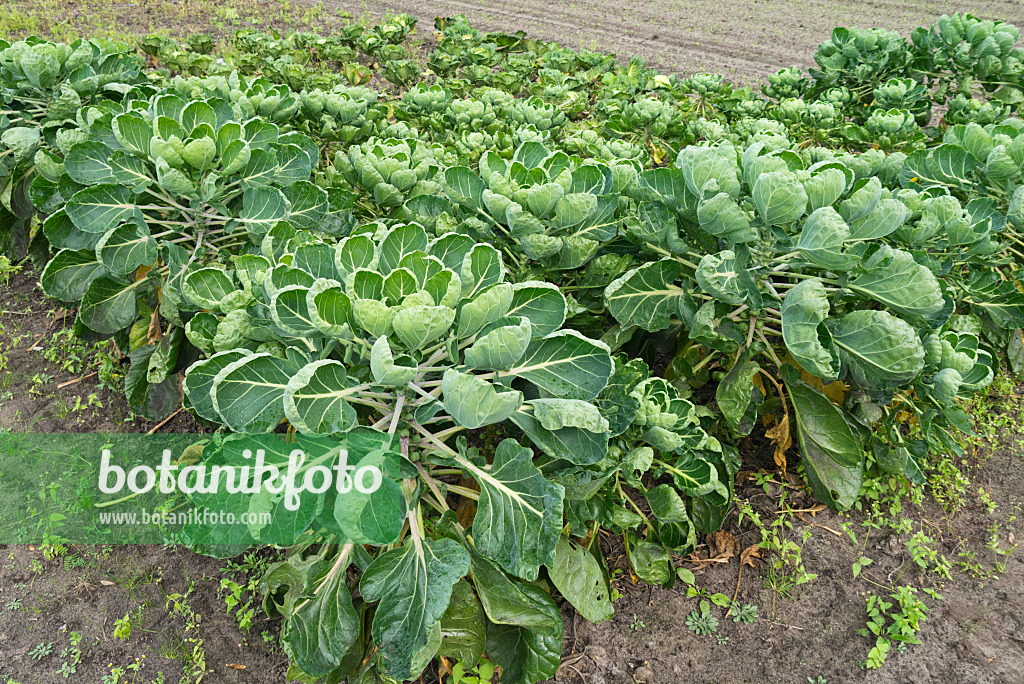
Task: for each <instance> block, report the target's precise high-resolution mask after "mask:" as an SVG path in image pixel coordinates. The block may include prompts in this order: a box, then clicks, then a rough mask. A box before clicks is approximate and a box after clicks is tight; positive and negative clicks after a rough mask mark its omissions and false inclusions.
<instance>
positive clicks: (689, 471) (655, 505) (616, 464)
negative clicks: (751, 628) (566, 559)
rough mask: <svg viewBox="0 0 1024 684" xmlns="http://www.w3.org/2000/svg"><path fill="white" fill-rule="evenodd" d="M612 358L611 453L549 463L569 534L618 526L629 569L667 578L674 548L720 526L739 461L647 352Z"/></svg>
mask: <svg viewBox="0 0 1024 684" xmlns="http://www.w3.org/2000/svg"><path fill="white" fill-rule="evenodd" d="M615 361H616V364H615V372H614V373H613V374H612V377H611V379H610V380H609V382H608V385H607V387H606V388H605V389H604V391H603V392H602V393H601V394H600V395H599V396H598V399H597V405H598V407H599V408H600V411H601V414H602V415H603V416H604V417H605V419H606V420H607V421H608V425H609V431H610V434H611V446H610V448H609V450H608V455H607V456H606V457H605V458H603V459H602V460H600V461H598V462H596V463H593V464H590V465H586V466H581V465H575V464H572V463H567V462H555V463H553V464H552V465H551V466H549V467H548V471H549V472H550V473H551V477H552V478H554V479H555V480H556V481H557V482H559V483H561V484H562V485H563V486H564V487H565V498H566V517H567V519H568V522H569V525H570V527H571V528H572V529H573V530H574V533H576V534H579V535H585V534H586V530H587V529H589V528H590V527H592V526H593V525H594V524H595V523H597V524H600V526H601V527H604V528H606V529H610V530H614V531H616V532H619V533H622V534H624V535H625V537H626V540H627V544H626V551H627V554H628V556H629V560H630V564H631V566H632V568H633V572H634V573H636V574H637V575H638V576H639V577H641V578H642V579H644V580H645V581H647V582H651V583H653V584H670V583H671V582H672V580H673V578H674V571H673V568H672V564H671V557H672V554H673V553H675V554H687V553H690V552H692V551H693V549H694V546H695V540H696V533H697V532H710V531H713V530H715V529H717V528H718V527H719V526H720V525H721V521H722V518H723V516H724V515H725V513H726V512H727V511H728V508H729V505H730V504H731V502H732V481H733V477H734V475H735V473H736V470H737V468H738V465H739V460H738V457H737V455H736V453H735V450H734V449H732V448H731V447H727V446H723V445H722V444H721V443H720V442H719V441H718V440H717V439H715V438H714V437H712V436H711V435H709V434H708V433H707V432H706V431H705V430H704V426H703V425H702V423H701V415H704V416H709V415H710V414H709V413H708V412H706V411H701V410H699V409H698V408H697V407H696V406H694V404H693V403H691V402H690V401H689V400H687V399H685V398H683V397H682V396H681V395H680V393H679V391H678V390H677V389H676V388H675V387H674V386H673V385H672V384H670V383H669V382H667V381H665V380H664V379H663V378H659V377H657V376H651V374H650V371H649V370H648V368H647V366H646V365H645V364H644V362H643V361H641V360H639V359H633V360H627V359H626V358H625V357H624V356H619V357H616V359H615ZM641 499H646V502H647V506H646V507H642V506H639V505H638V502H639V501H640V500H641ZM645 511H649V512H645Z"/></svg>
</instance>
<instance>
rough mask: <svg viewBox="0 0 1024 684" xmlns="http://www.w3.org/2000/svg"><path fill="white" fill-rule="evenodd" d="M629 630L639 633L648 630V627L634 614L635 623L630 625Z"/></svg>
mask: <svg viewBox="0 0 1024 684" xmlns="http://www.w3.org/2000/svg"><path fill="white" fill-rule="evenodd" d="M629 628H630V629H631V630H633V631H634V632H639V631H640V630H641V629H647V625H645V624H644V621H643V620H641V619H640V618H638V617H637V616H636V613H633V622H632V623H630V625H629Z"/></svg>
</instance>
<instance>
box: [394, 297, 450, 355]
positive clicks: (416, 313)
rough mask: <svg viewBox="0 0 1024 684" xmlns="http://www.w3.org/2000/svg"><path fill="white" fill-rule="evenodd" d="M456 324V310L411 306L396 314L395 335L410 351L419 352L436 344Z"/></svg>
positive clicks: (443, 307)
mask: <svg viewBox="0 0 1024 684" xmlns="http://www.w3.org/2000/svg"><path fill="white" fill-rule="evenodd" d="M454 322H455V310H454V309H450V308H448V307H447V306H410V307H409V308H407V309H402V310H401V311H399V312H398V313H397V314H395V318H394V320H393V321H392V322H391V324H392V326H393V327H394V329H395V335H396V336H397V337H398V339H400V340H401V341H402V344H404V345H405V346H406V347H407V348H408V349H413V350H418V349H421V348H423V347H425V346H426V345H427V344H430V343H432V342H435V341H436V340H437V339H439V338H440V337H441V336H442V335H444V334H445V333H446V332H448V329H449V328H451V327H452V323H454Z"/></svg>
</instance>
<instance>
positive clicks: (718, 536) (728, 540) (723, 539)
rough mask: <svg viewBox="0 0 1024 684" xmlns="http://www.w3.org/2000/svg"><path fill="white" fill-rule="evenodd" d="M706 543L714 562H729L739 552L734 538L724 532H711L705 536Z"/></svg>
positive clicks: (738, 546) (737, 543) (738, 545)
mask: <svg viewBox="0 0 1024 684" xmlns="http://www.w3.org/2000/svg"><path fill="white" fill-rule="evenodd" d="M706 541H707V545H708V548H709V549H710V550H711V557H712V559H714V560H729V559H730V558H732V557H733V556H735V555H736V554H737V553H739V551H740V544H739V542H738V541H736V537H734V536H732V534H730V533H728V532H726V531H725V530H719V531H717V532H712V533H711V534H709V535H708V536H707V538H706Z"/></svg>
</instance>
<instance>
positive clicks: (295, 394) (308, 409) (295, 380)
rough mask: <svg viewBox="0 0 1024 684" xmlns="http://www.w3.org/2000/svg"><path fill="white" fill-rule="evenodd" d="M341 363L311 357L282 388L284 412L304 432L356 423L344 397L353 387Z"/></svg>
mask: <svg viewBox="0 0 1024 684" xmlns="http://www.w3.org/2000/svg"><path fill="white" fill-rule="evenodd" d="M351 385H352V383H350V382H349V381H348V377H347V373H346V371H345V366H344V365H343V364H342V363H340V362H338V361H334V360H331V359H324V360H322V361H314V362H313V363H310V364H308V365H306V366H305V367H304V368H303V369H302V370H300V371H299V372H298V373H296V374H295V375H294V376H293V377H292V378H291V379H290V380H289V381H288V384H287V386H286V387H285V390H284V414H285V416H286V417H287V418H288V422H290V423H291V424H292V425H293V426H294V427H295V429H296V430H298V431H299V432H302V433H305V434H331V433H335V432H346V431H348V430H349V429H351V428H352V427H354V426H355V425H356V413H355V411H354V410H353V409H352V407H351V406H350V405H349V403H348V402H347V401H346V397H349V396H352V395H353V394H355V393H356V390H354V389H352V387H351Z"/></svg>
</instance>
